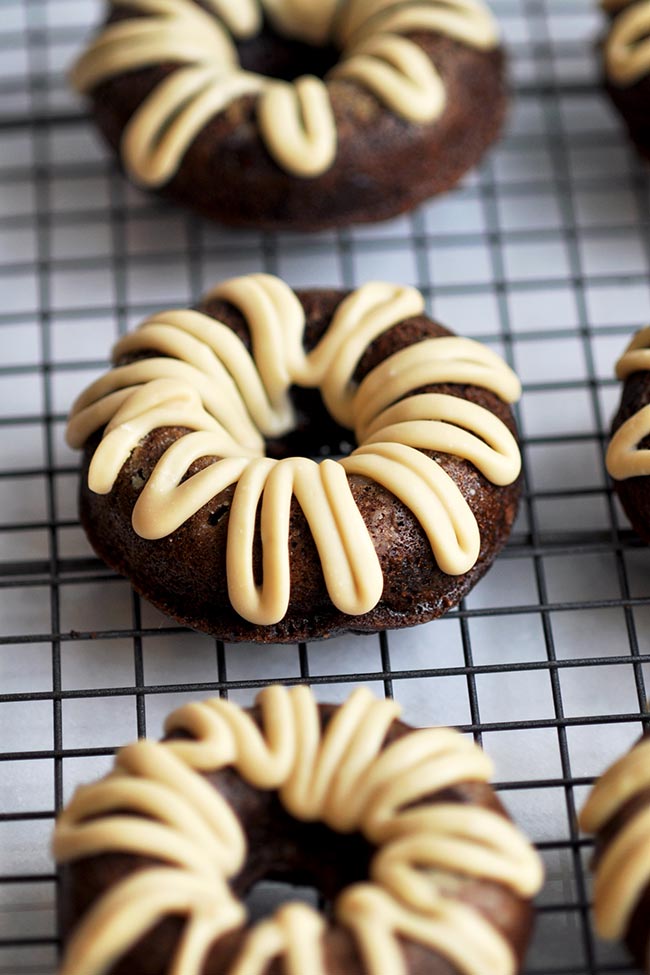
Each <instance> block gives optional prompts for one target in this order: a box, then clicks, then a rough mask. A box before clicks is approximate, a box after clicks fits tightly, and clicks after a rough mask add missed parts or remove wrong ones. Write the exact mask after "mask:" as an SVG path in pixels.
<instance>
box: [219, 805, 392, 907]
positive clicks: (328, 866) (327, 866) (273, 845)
mask: <svg viewBox="0 0 650 975" xmlns="http://www.w3.org/2000/svg"><path fill="white" fill-rule="evenodd" d="M237 791H238V794H239V798H242V796H243V795H244V794H246V795H247V798H246V800H245V804H244V807H243V809H244V815H243V816H242V826H243V828H244V831H245V833H246V838H247V845H248V858H247V861H246V863H245V865H244V868H243V870H242V871H241V873H240V874H239V876H238V877H237V878H236V879H235V881H234V884H233V887H234V890H235V893H236V894H237V895H238V896H239V897H241V898H242V899H244V900H245V901H246V903H247V905H248V907H249V910H250V911H251V912H253V913H254V914H256V916H258V917H260V916H265V915H266V914H271V913H273V912H274V911H275V910H276V909H277V908H278V906H279V905H280V904H283V903H286V902H287V901H290V900H294V901H295V900H300V901H304V902H306V903H308V904H312V905H314V906H316V907H317V908H319V909H321V910H325V911H327V909H328V907H329V906H330V905H331V904H332V903H333V901H334V900H335V899H336V898H337V897H338V895H339V893H340V892H341V891H342V890H343V889H344V888H345V887H349V886H350V885H351V884H355V883H359V882H361V881H364V880H367V879H368V876H369V870H370V861H371V859H372V857H373V855H374V853H375V847H374V846H373V845H372V844H371V843H369V842H368V841H367V840H366V839H365V838H364V837H363V836H362V835H361V834H360V833H352V834H342V833H337V832H335V830H333V829H330V827H329V826H326V825H324V824H323V823H304V822H301V821H300V820H298V819H295V818H294V817H293V816H292V815H290V814H289V813H288V812H287V811H286V810H285V809H284V806H283V805H282V803H281V802H280V800H279V798H278V796H277V794H269V793H266V794H265V793H258V794H257V795H255V796H253V795H252V793H251V791H250V790H249V789H247V788H244V789H241V787H240V788H238V790H237ZM249 803H250V805H249Z"/></svg>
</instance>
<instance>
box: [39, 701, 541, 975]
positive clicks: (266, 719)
mask: <svg viewBox="0 0 650 975" xmlns="http://www.w3.org/2000/svg"><path fill="white" fill-rule="evenodd" d="M258 703H259V705H260V708H261V715H262V717H261V729H260V728H259V727H258V726H257V724H256V723H255V722H254V721H253V719H252V718H251V717H250V715H248V714H246V713H245V712H243V711H241V710H240V709H239V708H237V707H236V706H234V705H232V704H230V703H229V702H227V701H224V700H221V699H218V698H215V699H213V700H209V701H204V702H202V703H195V704H189V705H186V706H185V707H182V708H181V709H180V710H178V711H176V712H175V713H174V714H172V715H171V716H170V718H169V719H168V720H167V722H166V725H165V731H166V733H167V734H171V733H172V732H177V731H183V732H186V733H188V734H189V735H191V737H192V740H169V741H165V742H162V743H154V742H150V741H140V742H138V743H136V744H133V745H129V746H128V747H126V748H123V749H122V750H121V751H120V752H119V753H118V755H117V758H116V760H115V767H114V770H113V771H112V772H111V773H110V774H109V775H108V776H107V777H106V778H104V779H102V780H101V781H99V782H97V783H95V784H93V785H89V786H82V787H81V788H79V789H77V791H76V792H75V794H74V796H73V798H72V801H71V802H70V804H69V805H68V807H67V808H66V809H65V810H64V811H63V812H62V813H61V815H60V817H59V819H58V822H57V826H56V831H55V836H54V844H53V848H54V855H55V857H56V859H57V861H58V862H59V863H70V862H72V861H75V860H80V859H83V858H85V857H92V856H96V855H99V854H107V853H108V854H110V853H127V854H129V853H130V854H135V855H141V856H146V857H151V858H153V859H155V860H158V861H160V865H157V866H153V867H149V868H146V869H141V870H138V871H137V872H135V873H133V874H131V875H130V876H128V877H127V878H126V879H124V880H122V881H121V882H120V883H119V884H117V885H116V886H115V887H114V888H113V889H112V890H109V891H107V892H106V893H105V894H104V895H103V896H102V897H101V898H100V899H99V901H98V902H96V903H95V904H94V905H93V906H92V907H91V908H90V910H89V911H88V913H87V914H86V915H85V917H83V918H82V920H81V922H80V924H79V925H78V927H77V929H76V931H75V932H74V934H73V936H72V938H71V940H70V942H69V943H68V946H67V951H66V955H65V959H64V962H63V968H62V970H61V975H79V973H80V972H83V973H84V975H101V973H104V972H106V971H108V970H109V969H110V968H111V966H112V965H114V964H115V963H116V962H117V961H119V959H121V958H123V957H124V956H125V955H126V954H128V952H129V951H130V950H131V949H132V948H133V947H134V946H135V945H136V944H137V942H138V941H139V939H140V938H141V937H143V936H144V935H145V934H146V933H147V931H149V930H150V929H151V928H152V927H153V926H154V925H155V924H156V923H158V922H159V921H160V920H162V919H163V918H164V917H165V916H166V915H169V914H173V915H175V916H179V917H182V918H183V919H184V921H185V925H184V930H183V934H182V936H181V938H180V941H179V943H178V946H177V948H176V950H175V954H174V957H173V958H172V959H171V960H170V967H169V971H170V972H172V971H173V972H174V975H199V973H200V972H201V971H202V969H203V965H204V962H205V959H206V958H207V955H208V953H209V951H210V948H211V946H212V945H213V944H214V943H215V941H217V940H218V939H219V938H220V937H222V936H223V935H224V934H226V933H227V932H229V931H233V930H235V929H237V928H241V927H242V926H243V925H245V924H246V922H247V917H246V909H245V907H244V905H243V904H242V903H241V902H240V901H239V900H237V898H236V897H235V896H234V894H233V893H232V891H231V889H230V887H229V883H228V882H229V880H231V879H232V878H233V877H235V876H236V875H237V874H238V873H239V871H240V870H241V869H242V867H243V865H244V863H245V860H246V856H247V844H246V837H245V835H244V833H243V831H242V828H241V824H240V822H239V820H238V818H237V816H236V815H235V813H234V811H233V810H232V808H231V807H230V806H229V805H228V803H227V802H226V801H225V799H223V797H222V796H221V795H219V793H218V792H216V791H215V790H214V789H213V788H212V787H211V786H210V785H209V784H208V783H207V781H206V780H205V779H204V778H203V777H202V775H201V774H200V773H205V772H215V771H217V770H219V769H222V768H226V767H232V768H234V769H235V770H236V771H237V772H238V774H239V775H240V776H241V777H242V778H243V779H244V780H245V781H246V782H248V783H250V784H251V785H253V786H254V787H256V788H258V789H264V790H277V792H278V795H279V798H280V801H281V802H282V804H283V806H284V807H285V808H286V810H287V811H288V812H289V813H290V814H291V815H292V816H294V817H295V818H296V819H298V820H301V821H306V822H317V821H319V822H322V823H325V824H326V825H327V826H329V827H330V828H331V829H333V830H336V831H337V832H340V833H352V832H355V831H360V832H361V833H362V834H363V835H364V836H365V837H366V839H367V840H368V841H369V842H370V843H371V844H373V845H374V846H375V847H376V848H377V849H376V853H375V855H374V857H373V859H372V862H371V865H370V871H369V874H370V876H369V879H368V881H367V882H364V883H358V884H354V885H351V886H348V887H347V888H345V889H344V890H343V891H342V892H341V894H340V895H339V896H338V898H337V899H336V901H335V903H334V905H333V907H334V918H335V923H337V924H340V925H342V926H344V927H345V928H347V929H348V930H349V931H350V932H351V934H352V936H353V938H354V939H355V941H356V944H357V948H358V951H359V954H360V956H361V958H362V959H363V962H364V964H365V970H366V972H367V973H368V975H383V973H385V972H387V971H390V972H391V975H406V966H405V962H404V958H403V952H402V948H401V946H400V939H402V938H405V939H407V940H412V941H415V942H417V943H419V944H422V945H425V946H427V947H429V948H431V949H432V950H433V951H435V952H439V953H440V954H441V955H443V956H444V957H445V958H447V959H449V961H451V962H452V964H454V965H455V966H456V967H457V968H458V970H459V971H460V972H462V973H465V975H513V973H514V972H515V970H516V962H515V958H514V955H513V952H512V949H511V948H510V946H509V945H508V944H507V943H506V941H505V940H504V938H503V936H502V934H501V933H500V932H499V931H497V929H496V928H495V927H493V925H492V924H490V923H489V922H488V921H487V920H486V919H485V918H483V917H482V916H481V915H480V914H479V913H478V912H477V911H475V910H474V909H473V908H472V907H471V906H469V905H467V904H462V903H461V902H460V901H458V900H456V899H454V897H453V896H450V895H449V894H448V893H445V880H447V881H448V882H449V880H450V879H451V880H452V881H454V880H456V881H457V880H458V878H462V879H467V878H481V879H483V880H487V881H494V882H496V883H498V884H502V885H504V886H505V887H507V888H509V889H510V890H512V891H514V892H515V893H516V894H517V895H519V896H520V897H524V898H529V897H531V896H533V895H534V894H535V893H536V892H537V890H538V889H539V887H540V884H541V879H542V872H541V866H540V863H539V859H538V857H537V855H536V854H535V853H534V851H533V850H532V848H531V847H530V845H529V844H528V842H527V841H526V840H525V839H524V837H523V836H521V834H520V833H519V832H518V830H517V829H516V828H515V827H514V826H513V825H512V823H510V822H509V821H507V820H505V819H504V818H503V817H501V816H500V815H498V814H496V813H494V812H491V811H489V810H487V809H484V808H481V807H479V806H466V805H460V804H459V803H451V802H439V803H431V802H428V803H426V804H424V805H419V806H416V807H415V808H408V807H409V806H412V805H413V804H414V803H417V802H418V801H420V800H422V799H423V798H424V797H425V796H430V795H432V794H434V793H436V792H438V791H440V790H442V789H447V788H450V787H452V786H454V785H458V784H460V783H463V782H485V781H487V780H488V779H489V777H490V774H491V762H490V760H489V759H488V758H487V756H486V755H485V754H484V753H483V752H482V751H481V750H480V749H479V748H478V747H477V746H476V745H474V743H473V742H472V741H470V740H469V739H467V738H464V737H463V736H461V735H460V734H458V733H457V732H455V731H450V730H447V729H439V728H438V729H426V730H419V731H414V732H411V733H410V734H408V735H407V736H405V737H403V738H401V739H398V740H396V741H394V742H393V743H392V744H390V745H388V746H387V747H385V748H384V747H382V746H383V743H384V739H385V737H386V734H387V732H388V729H389V727H390V725H391V724H392V722H393V721H394V719H395V718H396V717H397V715H398V713H399V707H398V706H397V705H396V704H395V703H394V702H392V701H380V700H376V699H375V698H373V696H372V694H371V693H370V692H369V691H367V690H365V689H359V690H358V691H356V692H355V693H354V694H353V695H352V696H351V697H350V698H349V699H348V701H347V702H346V703H345V704H344V705H343V706H341V707H340V708H339V709H338V710H337V711H336V713H335V715H334V717H333V718H332V720H331V721H330V722H329V723H328V725H327V727H326V729H325V730H324V731H323V730H322V728H321V720H320V716H319V712H318V707H317V704H316V702H315V700H314V698H313V696H312V694H311V692H310V691H309V690H308V689H307V688H305V687H298V688H295V689H293V690H291V691H287V690H286V689H284V688H282V687H279V686H276V687H272V688H267V689H266V690H264V691H262V693H261V694H260V695H259V698H258ZM326 930H327V922H326V921H325V919H324V918H323V917H322V916H321V915H319V914H318V913H316V912H315V911H314V910H313V909H312V908H310V907H308V906H306V905H303V904H297V903H289V904H287V905H285V906H284V907H282V908H281V909H280V910H279V911H278V912H277V913H276V914H275V915H274V916H273V917H271V918H269V919H268V920H264V921H261V922H259V923H257V924H254V925H252V926H249V927H247V929H246V932H245V937H244V939H243V941H242V945H241V948H240V950H239V953H238V955H237V957H236V958H235V960H234V962H233V964H232V966H231V968H230V970H229V973H228V975H262V973H263V972H264V971H266V967H267V965H268V964H269V963H270V962H271V961H272V960H273V959H281V960H282V963H283V966H284V967H283V971H286V972H287V973H288V975H305V973H306V972H309V973H310V975H326V969H325V964H324V958H323V938H324V935H325V933H326Z"/></svg>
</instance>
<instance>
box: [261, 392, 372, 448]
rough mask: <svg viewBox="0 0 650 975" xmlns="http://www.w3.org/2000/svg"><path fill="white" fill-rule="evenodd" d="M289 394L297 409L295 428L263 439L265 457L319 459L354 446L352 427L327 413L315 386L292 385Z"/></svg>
mask: <svg viewBox="0 0 650 975" xmlns="http://www.w3.org/2000/svg"><path fill="white" fill-rule="evenodd" d="M291 398H292V400H293V404H294V408H295V411H296V424H295V426H294V429H293V430H290V431H289V432H288V433H286V434H285V435H284V436H283V437H277V438H275V439H270V440H267V441H266V454H267V457H272V458H273V459H274V460H283V459H284V458H285V457H309V458H311V459H312V460H317V461H318V460H323V459H324V458H325V457H342V456H347V455H348V454H349V453H351V451H352V450H353V449H354V447H355V446H356V443H355V441H354V435H353V433H352V431H351V430H346V429H345V427H342V426H340V425H339V424H338V423H337V422H336V420H334V419H333V417H331V416H330V414H329V413H328V411H327V409H326V407H325V404H324V403H323V399H322V397H321V394H320V392H319V391H318V390H317V389H302V388H299V387H297V386H294V387H293V388H292V390H291Z"/></svg>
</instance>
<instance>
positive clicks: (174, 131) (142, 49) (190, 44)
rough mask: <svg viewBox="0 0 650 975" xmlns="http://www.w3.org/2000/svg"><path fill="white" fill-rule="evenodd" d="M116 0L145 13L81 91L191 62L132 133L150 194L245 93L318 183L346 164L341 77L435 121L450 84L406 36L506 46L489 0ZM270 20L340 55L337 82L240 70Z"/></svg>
mask: <svg viewBox="0 0 650 975" xmlns="http://www.w3.org/2000/svg"><path fill="white" fill-rule="evenodd" d="M111 2H112V4H113V6H114V7H116V8H118V9H119V8H120V7H121V6H125V7H128V8H129V9H131V10H135V11H136V12H137V13H140V14H142V15H143V16H141V17H136V18H130V19H127V20H123V21H118V22H116V23H111V24H108V25H106V26H105V27H104V29H103V30H102V32H101V33H100V34H99V36H98V38H96V39H95V40H94V41H93V42H92V43H91V44H90V46H89V47H88V49H87V50H86V51H85V52H84V54H82V56H81V57H80V59H79V60H78V62H77V64H76V65H75V67H74V69H73V72H72V76H71V77H72V82H73V84H74V85H75V87H76V88H77V89H78V90H79V91H80V92H90V91H92V89H93V88H95V87H96V86H97V85H98V84H100V83H101V82H104V81H107V80H108V79H110V78H113V77H115V76H117V75H120V74H124V73H126V72H128V71H135V70H138V69H139V68H145V67H151V66H152V65H155V64H162V63H165V62H175V63H178V64H180V65H182V67H179V68H178V69H177V71H175V72H174V73H173V74H172V75H171V76H170V77H167V78H165V79H163V80H162V81H161V82H160V83H159V84H158V85H156V86H155V87H154V89H153V90H152V92H151V93H150V94H149V95H148V96H147V97H146V98H145V99H144V101H143V103H142V104H141V106H140V107H139V108H138V110H137V111H136V112H135V113H134V115H133V117H132V118H131V120H130V121H129V123H128V125H127V126H126V128H125V130H124V134H123V137H122V145H121V153H122V159H123V162H124V165H125V167H126V169H127V170H128V171H129V173H130V174H131V176H132V177H133V178H134V179H135V180H137V181H139V182H140V183H142V184H143V185H146V186H162V185H164V184H165V183H167V182H168V181H169V180H170V179H171V178H172V177H173V176H174V173H175V172H176V171H177V169H178V167H179V165H180V163H181V161H182V159H183V156H184V155H185V152H186V151H187V149H188V147H189V146H190V145H191V143H192V142H193V140H194V139H195V137H196V136H197V135H198V133H199V132H200V131H201V129H202V128H203V127H204V126H205V125H206V123H207V122H208V121H209V120H210V119H211V118H213V117H214V116H215V115H217V114H218V113H219V112H222V111H223V110H224V109H226V108H227V107H228V106H229V105H230V104H232V103H233V102H234V101H236V100H237V99H239V98H240V97H242V96H243V95H254V96H255V97H256V99H257V121H258V124H259V127H260V132H261V135H262V138H263V139H264V142H265V144H266V147H267V149H268V151H269V153H270V154H271V156H272V157H273V159H274V160H275V162H276V163H277V164H278V166H280V167H281V168H283V169H285V170H286V171H287V172H289V173H292V174H293V175H295V176H299V177H303V178H309V177H315V176H318V175H320V174H321V173H323V172H325V171H326V170H327V169H329V167H330V166H331V165H332V163H333V161H334V159H335V157H336V148H337V133H336V122H335V119H334V113H333V110H332V104H331V100H330V93H329V88H328V85H329V80H335V79H347V80H350V81H354V82H356V83H357V84H360V85H361V86H363V87H365V88H367V89H368V90H369V91H371V92H373V94H375V95H376V96H377V98H379V100H380V101H382V102H384V103H385V104H386V105H387V106H388V107H389V108H390V109H391V110H392V111H394V112H395V113H396V114H398V115H400V116H401V117H402V118H405V119H408V120H409V121H411V122H421V123H425V122H432V121H434V120H435V119H436V118H438V117H439V115H440V114H441V113H442V111H443V109H444V106H445V100H446V95H445V88H444V84H443V82H442V79H441V78H440V75H439V74H438V72H437V70H436V68H435V65H434V64H433V63H432V61H431V59H430V58H429V57H428V56H427V55H426V54H425V53H424V51H423V50H422V49H421V48H420V47H419V46H418V45H417V44H415V43H414V42H412V41H410V40H408V39H407V38H406V37H403V36H401V35H403V34H405V33H408V32H410V31H431V32H435V33H440V34H443V35H446V36H448V37H451V38H453V39H454V40H458V41H460V42H461V43H463V44H467V45H469V46H472V47H476V48H478V49H481V50H487V49H489V48H491V47H494V46H495V45H496V43H497V33H496V27H495V24H494V21H493V19H492V16H491V14H490V13H489V11H488V9H487V8H486V6H485V5H484V3H483V2H482V0H409V2H407V3H405V4H404V3H399V4H397V2H396V0H362V2H357V3H355V2H354V0H352V2H349V3H344V2H341V3H339V2H336V0H326V2H319V3H314V2H313V0H262V2H261V5H260V0H246V2H244V3H242V2H241V0H212V2H211V3H210V4H209V5H208V6H209V8H210V9H209V10H207V11H206V10H203V9H202V8H201V7H199V6H197V4H196V3H195V2H194V0H111ZM264 11H265V12H266V13H267V15H268V16H269V17H270V18H271V20H272V21H273V22H274V24H275V26H276V28H277V29H278V30H280V31H282V32H283V33H286V34H288V35H289V36H291V37H297V38H300V39H302V40H305V41H307V42H310V43H314V44H324V43H327V42H331V43H334V44H337V45H338V46H340V48H341V59H340V61H339V63H338V64H337V65H336V67H335V69H334V70H333V71H332V72H331V73H330V75H329V76H328V79H326V80H325V81H321V80H320V79H318V78H315V77H312V76H304V77H301V78H297V79H296V81H294V82H293V83H287V82H282V81H277V80H274V79H270V78H266V77H263V76H262V75H259V74H252V73H250V72H246V71H243V70H242V69H241V68H240V65H239V61H238V57H237V51H236V48H235V46H234V44H233V43H232V41H231V39H230V33H232V34H233V35H234V36H235V37H238V38H246V37H251V36H253V35H254V34H255V33H257V31H258V30H259V28H260V26H261V23H262V13H263V12H264ZM229 32H230V33H229Z"/></svg>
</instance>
